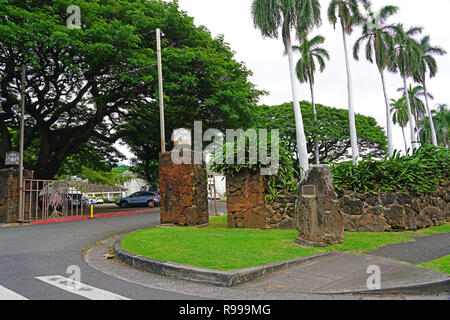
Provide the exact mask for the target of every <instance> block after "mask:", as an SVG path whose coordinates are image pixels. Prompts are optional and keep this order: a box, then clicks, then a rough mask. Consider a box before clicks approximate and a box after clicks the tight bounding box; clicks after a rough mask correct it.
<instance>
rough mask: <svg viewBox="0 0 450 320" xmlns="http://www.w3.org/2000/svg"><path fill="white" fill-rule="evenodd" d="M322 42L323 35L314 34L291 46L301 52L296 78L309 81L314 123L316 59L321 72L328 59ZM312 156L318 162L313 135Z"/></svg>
mask: <svg viewBox="0 0 450 320" xmlns="http://www.w3.org/2000/svg"><path fill="white" fill-rule="evenodd" d="M324 42H325V38H324V37H322V36H315V37H314V38H312V39H311V40H308V39H307V38H304V39H303V42H302V44H301V45H300V47H297V46H294V47H293V49H294V50H295V51H299V52H300V54H301V58H300V60H299V61H298V62H297V67H296V71H297V78H298V80H299V81H300V82H301V83H305V82H308V83H309V88H310V90H311V104H312V108H313V112H314V121H315V123H316V124H317V112H316V104H315V100H314V82H315V81H314V79H315V78H314V74H315V72H316V61H317V63H318V64H319V70H320V72H323V70H325V59H328V60H330V55H329V53H328V51H327V50H325V49H323V48H321V47H320V45H321V44H323V43H324ZM316 124H315V126H316ZM314 158H315V162H316V164H319V163H320V160H319V141H318V140H317V137H314Z"/></svg>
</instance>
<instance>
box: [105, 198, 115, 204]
mask: <svg viewBox="0 0 450 320" xmlns="http://www.w3.org/2000/svg"><path fill="white" fill-rule="evenodd" d="M106 203H116V200H114V198H108V199H106Z"/></svg>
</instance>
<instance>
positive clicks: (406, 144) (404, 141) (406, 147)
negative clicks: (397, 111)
mask: <svg viewBox="0 0 450 320" xmlns="http://www.w3.org/2000/svg"><path fill="white" fill-rule="evenodd" d="M401 127H402V134H403V143H404V144H405V155H406V156H407V155H408V143H406V136H405V128H404V127H403V126H401Z"/></svg>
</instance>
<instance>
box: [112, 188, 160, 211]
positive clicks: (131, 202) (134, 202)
mask: <svg viewBox="0 0 450 320" xmlns="http://www.w3.org/2000/svg"><path fill="white" fill-rule="evenodd" d="M160 203H161V197H160V196H159V194H158V192H156V191H139V192H135V193H133V194H132V195H131V196H128V197H126V198H120V199H118V200H117V202H116V205H118V206H119V207H121V208H129V207H150V208H154V207H157V206H159V205H160Z"/></svg>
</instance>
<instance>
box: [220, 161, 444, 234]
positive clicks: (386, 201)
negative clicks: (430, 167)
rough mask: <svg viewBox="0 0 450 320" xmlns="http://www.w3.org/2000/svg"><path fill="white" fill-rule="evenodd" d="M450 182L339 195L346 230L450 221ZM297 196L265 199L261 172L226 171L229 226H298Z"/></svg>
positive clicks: (412, 226) (419, 226)
mask: <svg viewBox="0 0 450 320" xmlns="http://www.w3.org/2000/svg"><path fill="white" fill-rule="evenodd" d="M449 187H450V184H447V185H445V186H441V187H439V189H438V190H437V192H436V193H434V194H421V195H415V196H412V195H408V194H403V193H395V194H381V195H369V194H359V195H356V196H353V195H340V196H339V206H338V207H339V209H338V210H340V213H341V214H342V218H343V223H344V227H345V231H349V232H357V231H358V232H383V231H395V230H416V229H422V228H428V227H432V226H437V225H442V224H445V223H446V222H449V221H450V209H449V208H450V206H449V201H450V190H449ZM295 203H296V197H278V198H276V199H275V200H274V201H273V202H268V201H266V195H265V193H264V183H263V178H262V176H261V175H259V174H256V173H254V172H250V171H248V170H246V169H243V170H242V171H241V172H239V173H237V174H235V175H234V176H231V175H227V209H228V227H229V228H256V229H269V228H270V229H297V228H298V222H297V221H298V214H297V213H296V212H295Z"/></svg>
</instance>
